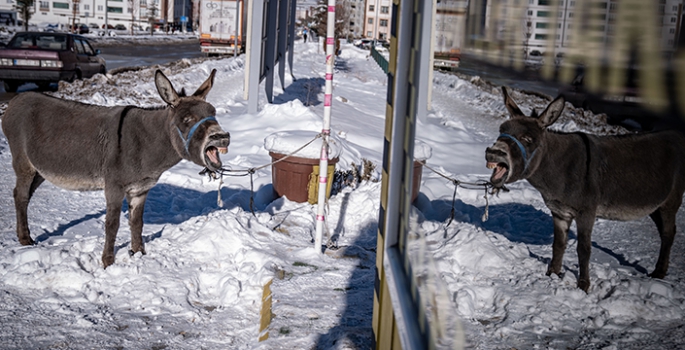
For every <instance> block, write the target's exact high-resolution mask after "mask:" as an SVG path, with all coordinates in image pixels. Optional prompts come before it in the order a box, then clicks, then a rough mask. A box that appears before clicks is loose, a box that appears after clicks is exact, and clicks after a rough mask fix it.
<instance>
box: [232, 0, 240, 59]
mask: <svg viewBox="0 0 685 350" xmlns="http://www.w3.org/2000/svg"><path fill="white" fill-rule="evenodd" d="M239 25H240V0H238V1H236V2H235V36H234V37H233V39H234V41H233V57H236V56H238V33H239V32H240V31H239V30H238V26H239Z"/></svg>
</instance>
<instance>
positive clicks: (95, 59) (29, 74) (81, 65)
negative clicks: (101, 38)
mask: <svg viewBox="0 0 685 350" xmlns="http://www.w3.org/2000/svg"><path fill="white" fill-rule="evenodd" d="M99 55H100V50H94V49H93V47H92V46H91V45H90V43H89V42H88V40H87V39H86V38H85V37H83V36H80V35H76V34H68V33H47V32H21V33H17V34H15V35H14V37H13V38H12V39H11V40H10V41H9V43H8V44H7V46H6V47H5V48H4V49H0V80H2V81H3V82H4V84H5V91H7V92H15V91H17V88H18V87H19V86H20V85H22V84H24V83H29V82H32V83H35V84H36V85H38V86H39V87H42V88H45V87H47V86H48V85H50V83H53V82H58V81H60V80H66V81H73V80H74V79H81V78H90V77H92V76H93V75H95V74H97V73H102V74H104V73H106V72H107V69H106V68H105V60H104V59H103V58H102V57H100V56H99Z"/></svg>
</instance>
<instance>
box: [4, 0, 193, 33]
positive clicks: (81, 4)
mask: <svg viewBox="0 0 685 350" xmlns="http://www.w3.org/2000/svg"><path fill="white" fill-rule="evenodd" d="M179 1H181V2H182V1H187V2H188V6H190V5H189V2H190V0H179ZM15 4H16V1H15V0H5V1H1V0H0V13H2V12H13V13H16V9H15V8H14V6H15ZM174 5H175V3H174V1H173V0H81V1H73V0H37V1H35V3H34V10H33V16H32V17H31V19H30V20H29V24H30V25H36V26H38V27H39V28H40V27H41V26H44V25H47V24H52V25H55V24H57V25H59V26H60V27H62V28H66V27H67V26H68V25H70V24H71V23H72V18H73V17H74V13H75V14H76V23H85V24H95V25H97V26H98V27H99V28H103V26H104V24H105V22H107V23H108V24H109V25H112V26H116V25H117V24H122V25H124V26H125V27H126V28H127V29H128V28H130V26H131V23H132V22H133V24H135V25H139V26H140V27H142V28H145V27H147V26H149V22H148V19H149V17H151V16H152V12H155V16H154V17H155V18H156V19H162V20H163V19H165V18H167V19H171V21H173V20H174V16H175V12H174V10H173V9H174V7H175V6H174ZM74 6H75V7H76V11H75V12H74ZM105 9H107V10H106V11H105ZM153 9H154V11H153ZM165 14H166V17H165ZM188 16H190V14H189V15H188ZM15 18H17V19H18V20H21V17H19V16H15ZM179 20H180V18H179Z"/></svg>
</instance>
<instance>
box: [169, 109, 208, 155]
mask: <svg viewBox="0 0 685 350" xmlns="http://www.w3.org/2000/svg"><path fill="white" fill-rule="evenodd" d="M210 120H213V121H215V122H216V118H214V116H209V117H205V118H202V119H201V120H200V121H198V122H197V123H195V125H193V126H192V127H191V128H190V131H188V138H185V137H183V133H182V132H181V129H180V128H179V127H178V126H177V127H176V130H178V136H180V137H181V140H183V144H184V146H185V150H186V153H188V154H190V153H189V152H188V146H190V140H192V139H193V134H194V133H195V131H196V130H197V128H198V127H199V126H200V125H201V124H202V123H204V122H207V121H210Z"/></svg>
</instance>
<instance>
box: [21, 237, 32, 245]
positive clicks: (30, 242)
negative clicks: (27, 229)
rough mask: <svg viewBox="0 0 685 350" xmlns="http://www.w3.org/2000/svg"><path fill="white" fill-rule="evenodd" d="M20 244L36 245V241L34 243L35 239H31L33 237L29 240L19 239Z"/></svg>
mask: <svg viewBox="0 0 685 350" xmlns="http://www.w3.org/2000/svg"><path fill="white" fill-rule="evenodd" d="M19 243H20V244H21V245H36V241H34V240H33V239H31V237H29V238H19Z"/></svg>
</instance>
